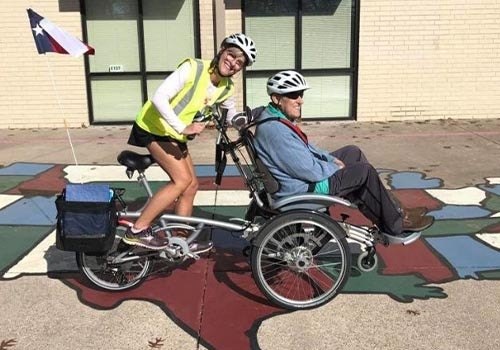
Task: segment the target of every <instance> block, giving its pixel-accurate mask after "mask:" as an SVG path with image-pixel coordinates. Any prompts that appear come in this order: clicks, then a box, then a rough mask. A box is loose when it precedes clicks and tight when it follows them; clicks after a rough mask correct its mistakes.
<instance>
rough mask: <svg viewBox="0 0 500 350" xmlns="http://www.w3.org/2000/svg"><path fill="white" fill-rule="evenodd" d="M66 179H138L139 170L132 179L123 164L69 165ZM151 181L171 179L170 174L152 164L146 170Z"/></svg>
mask: <svg viewBox="0 0 500 350" xmlns="http://www.w3.org/2000/svg"><path fill="white" fill-rule="evenodd" d="M64 171H65V172H66V174H67V175H66V179H68V181H69V182H72V183H87V182H94V181H134V182H135V181H137V172H135V173H134V176H133V177H132V179H129V178H128V177H127V174H126V173H125V167H124V166H122V165H69V166H67V167H65V168H64ZM146 177H147V179H148V180H149V181H169V180H170V178H169V177H168V175H167V174H166V173H165V172H164V171H163V170H162V169H161V168H160V167H159V166H155V165H153V166H151V167H149V168H148V169H147V170H146Z"/></svg>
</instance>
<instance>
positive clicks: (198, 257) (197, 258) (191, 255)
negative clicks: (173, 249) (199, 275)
mask: <svg viewBox="0 0 500 350" xmlns="http://www.w3.org/2000/svg"><path fill="white" fill-rule="evenodd" d="M186 255H187V256H189V257H190V258H193V259H194V260H200V256H199V255H198V254H196V253H187V254H186Z"/></svg>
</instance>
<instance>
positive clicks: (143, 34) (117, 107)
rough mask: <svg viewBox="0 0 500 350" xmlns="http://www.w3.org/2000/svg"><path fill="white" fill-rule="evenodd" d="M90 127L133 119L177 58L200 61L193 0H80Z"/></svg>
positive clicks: (179, 60) (194, 2) (173, 65)
mask: <svg viewBox="0 0 500 350" xmlns="http://www.w3.org/2000/svg"><path fill="white" fill-rule="evenodd" d="M84 6H85V10H84V16H85V30H86V37H87V38H86V40H87V42H89V43H90V45H91V46H93V47H94V48H95V50H96V54H95V55H94V56H90V57H89V58H87V59H88V62H87V63H88V69H87V71H88V79H87V81H88V89H89V96H90V106H91V113H90V114H91V121H92V122H125V121H132V120H134V119H135V116H136V114H137V112H138V111H139V109H140V107H141V106H142V104H143V103H144V102H145V100H146V99H147V98H148V97H150V96H151V95H152V94H153V93H154V91H155V90H156V88H157V87H158V85H159V84H161V82H162V81H163V80H164V79H165V77H166V76H167V75H168V74H169V73H171V72H172V71H173V70H174V69H175V68H176V67H177V65H178V64H179V63H180V62H181V61H182V59H184V58H187V57H194V56H199V54H198V53H199V47H200V45H199V40H198V37H197V33H198V29H197V27H196V25H195V24H196V23H198V20H197V15H196V14H197V13H198V8H197V1H196V0H168V1H164V0H85V1H84Z"/></svg>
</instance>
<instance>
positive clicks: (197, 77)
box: [136, 59, 234, 142]
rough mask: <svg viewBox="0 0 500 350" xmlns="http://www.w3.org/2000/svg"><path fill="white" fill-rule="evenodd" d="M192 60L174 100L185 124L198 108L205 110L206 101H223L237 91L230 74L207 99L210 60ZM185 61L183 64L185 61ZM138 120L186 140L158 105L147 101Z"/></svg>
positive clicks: (152, 129) (149, 128)
mask: <svg viewBox="0 0 500 350" xmlns="http://www.w3.org/2000/svg"><path fill="white" fill-rule="evenodd" d="M186 61H189V62H190V63H191V72H190V73H189V77H188V80H187V81H186V84H185V85H184V87H183V88H182V89H181V91H179V93H177V95H176V96H175V97H174V98H173V99H172V100H171V101H170V105H171V106H172V108H173V110H174V112H175V114H177V116H178V117H179V119H180V120H181V121H182V122H183V123H184V124H185V125H189V124H191V122H192V121H193V118H194V116H195V114H196V112H198V111H200V110H202V109H203V108H204V107H205V106H206V105H213V104H216V103H221V102H222V101H224V100H226V99H227V98H228V97H229V96H231V95H232V93H233V90H234V88H233V82H232V81H231V79H229V78H223V80H221V82H220V83H219V86H218V87H217V88H216V89H215V92H214V94H213V95H212V96H211V98H210V99H209V100H208V101H207V99H208V96H207V89H208V86H209V84H211V82H210V73H209V71H208V70H209V67H210V61H203V60H194V59H187V60H186ZM186 61H183V62H181V64H183V63H184V62H186ZM136 123H137V124H138V125H139V126H140V127H141V128H142V129H144V130H146V131H148V132H150V133H152V134H155V135H159V136H169V137H171V138H174V139H176V140H179V141H181V142H186V141H187V137H186V136H185V135H182V134H179V133H178V132H176V131H175V130H174V129H173V128H172V127H171V126H170V125H169V124H168V123H167V122H166V121H165V119H163V117H162V116H161V114H160V113H159V112H158V111H157V109H156V107H155V106H154V105H153V104H152V103H151V101H147V102H146V103H145V104H144V106H143V108H142V109H141V111H140V112H139V115H138V116H137V119H136Z"/></svg>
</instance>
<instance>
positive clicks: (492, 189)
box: [478, 185, 500, 196]
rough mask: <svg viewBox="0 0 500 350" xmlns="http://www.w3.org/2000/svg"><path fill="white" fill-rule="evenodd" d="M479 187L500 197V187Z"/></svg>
mask: <svg viewBox="0 0 500 350" xmlns="http://www.w3.org/2000/svg"><path fill="white" fill-rule="evenodd" d="M478 187H479V188H480V189H482V190H483V191H486V192H491V193H494V194H496V195H498V196H500V185H480V186H478Z"/></svg>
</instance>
